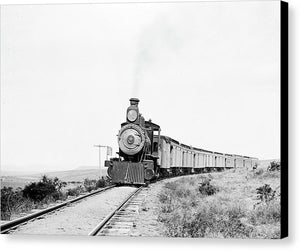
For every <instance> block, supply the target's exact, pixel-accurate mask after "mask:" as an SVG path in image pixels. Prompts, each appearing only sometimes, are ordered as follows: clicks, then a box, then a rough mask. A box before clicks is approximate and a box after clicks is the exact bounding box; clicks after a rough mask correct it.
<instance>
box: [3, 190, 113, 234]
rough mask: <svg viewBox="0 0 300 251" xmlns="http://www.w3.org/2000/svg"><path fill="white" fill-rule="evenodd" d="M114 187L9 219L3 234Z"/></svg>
mask: <svg viewBox="0 0 300 251" xmlns="http://www.w3.org/2000/svg"><path fill="white" fill-rule="evenodd" d="M114 187H115V185H112V186H108V187H105V188H103V189H101V190H98V191H95V192H91V193H89V194H86V195H82V196H79V197H77V198H75V199H72V200H68V201H66V202H63V203H61V204H58V205H55V206H52V207H49V208H46V209H43V210H40V211H38V212H35V213H33V214H30V215H26V216H24V217H21V218H18V219H15V220H12V221H9V222H7V223H5V224H2V225H1V226H0V229H1V234H7V233H9V232H10V231H12V230H15V229H16V228H18V227H19V226H20V225H23V224H26V223H27V222H29V221H31V220H34V219H38V218H40V217H41V216H43V215H45V214H48V213H50V212H53V211H56V210H58V209H60V208H63V207H65V206H68V205H70V204H72V203H74V202H77V201H80V200H83V199H85V198H87V197H91V196H93V195H97V194H100V193H103V192H104V191H107V190H110V189H112V188H114Z"/></svg>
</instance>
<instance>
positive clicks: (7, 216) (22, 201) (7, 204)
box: [1, 187, 33, 220]
mask: <svg viewBox="0 0 300 251" xmlns="http://www.w3.org/2000/svg"><path fill="white" fill-rule="evenodd" d="M32 207H33V202H31V201H30V200H28V199H26V198H24V197H23V196H22V189H21V188H18V189H16V190H13V188H12V187H3V188H2V189H1V220H11V217H12V215H14V214H16V213H19V212H24V211H28V210H31V209H32Z"/></svg>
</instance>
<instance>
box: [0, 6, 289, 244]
mask: <svg viewBox="0 0 300 251" xmlns="http://www.w3.org/2000/svg"><path fill="white" fill-rule="evenodd" d="M286 39H287V4H285V3H283V2H281V1H228V2H226V1H221V2H219V1H217V2H214V1H204V2H201V1H199V2H169V3H155V2H153V3H151V2H147V3H114V4H109V3H105V4H103V3H102V4H63V5H3V6H1V233H2V234H9V235H25V234H31V235H59V236H64V235H77V236H102V237H104V236H122V237H124V236H125V237H136V238H137V237H140V236H142V237H169V238H170V237H171V238H174V237H180V238H235V239H236V238H242V239H249V238H251V239H279V238H283V237H285V236H286V235H287V230H286V229H287V190H286V189H287V180H286V178H287V169H288V166H287V156H286V155H285V154H284V153H287V148H285V147H282V146H283V144H286V143H287V137H282V136H283V135H287V134H285V132H282V131H281V130H282V127H281V126H282V125H283V123H284V119H283V118H286V117H285V116H287V113H286V115H282V111H285V110H283V109H284V106H283V105H284V104H285V98H286V97H287V96H286V95H285V94H287V75H286V72H287V47H285V46H286V43H285V41H286ZM283 116H284V117H283ZM286 121H287V120H286ZM283 133H284V134H283ZM286 146H287V144H286ZM282 149H284V150H282ZM283 151H284V152H283Z"/></svg>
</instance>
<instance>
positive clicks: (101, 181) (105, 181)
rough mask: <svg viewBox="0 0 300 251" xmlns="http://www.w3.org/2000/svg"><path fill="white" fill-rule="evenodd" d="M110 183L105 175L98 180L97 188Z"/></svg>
mask: <svg viewBox="0 0 300 251" xmlns="http://www.w3.org/2000/svg"><path fill="white" fill-rule="evenodd" d="M107 185H108V180H107V179H104V178H103V177H101V178H100V179H98V180H97V182H96V189H97V188H102V187H106V186H107Z"/></svg>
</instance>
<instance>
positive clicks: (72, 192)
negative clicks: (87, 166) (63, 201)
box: [66, 186, 83, 196]
mask: <svg viewBox="0 0 300 251" xmlns="http://www.w3.org/2000/svg"><path fill="white" fill-rule="evenodd" d="M82 192H83V187H82V186H77V187H75V188H69V189H68V190H67V193H66V195H67V196H79V195H80V194H81V193H82Z"/></svg>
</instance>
